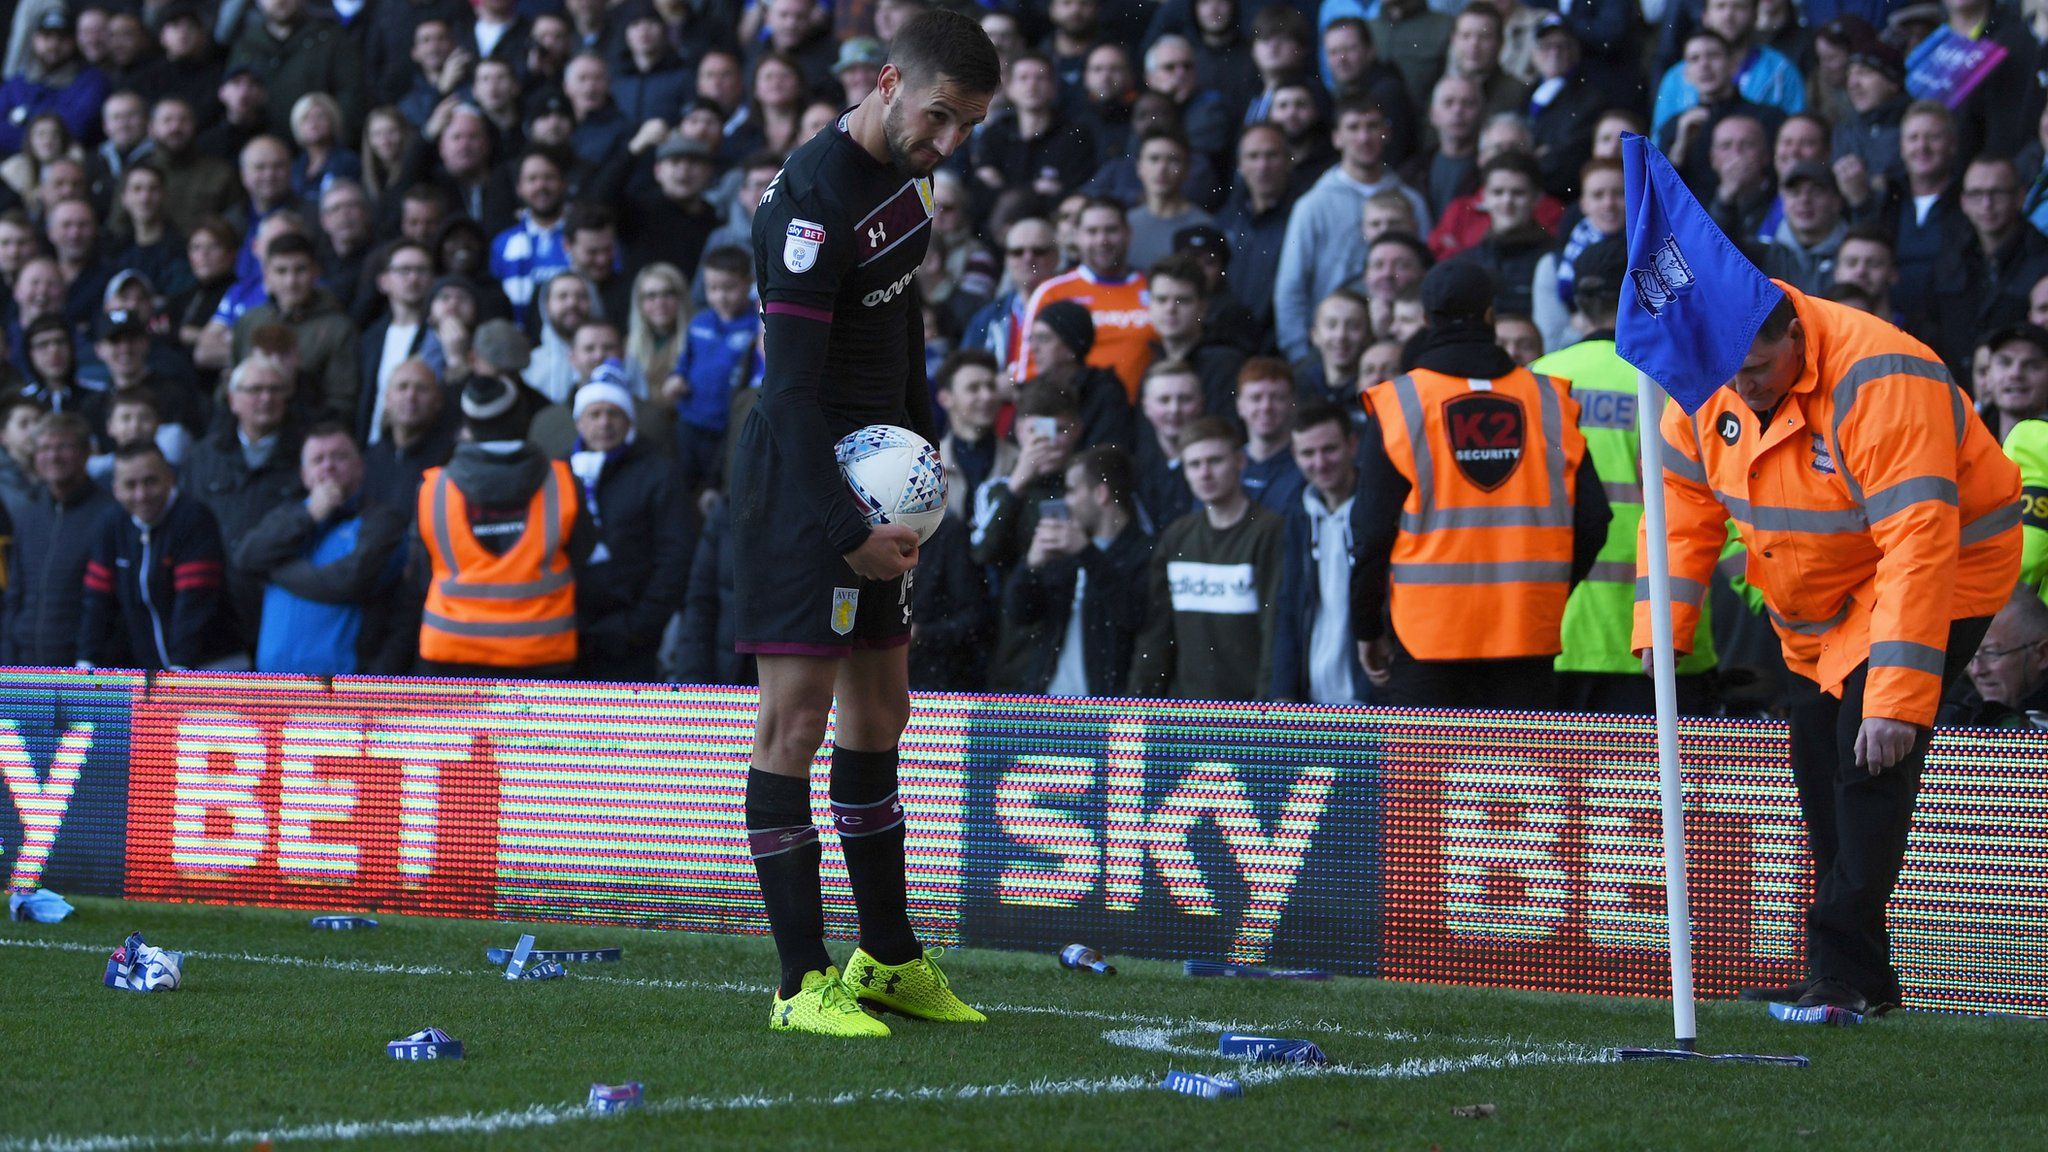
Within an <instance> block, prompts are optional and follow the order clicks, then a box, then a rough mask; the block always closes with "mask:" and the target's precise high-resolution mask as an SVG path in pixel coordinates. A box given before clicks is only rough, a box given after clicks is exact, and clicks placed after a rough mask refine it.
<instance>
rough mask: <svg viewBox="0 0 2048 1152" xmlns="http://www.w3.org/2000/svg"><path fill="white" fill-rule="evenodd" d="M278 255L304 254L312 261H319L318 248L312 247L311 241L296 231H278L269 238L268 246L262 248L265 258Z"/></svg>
mask: <svg viewBox="0 0 2048 1152" xmlns="http://www.w3.org/2000/svg"><path fill="white" fill-rule="evenodd" d="M279 256H304V257H305V258H306V259H308V260H311V261H312V262H313V263H315V264H318V263H320V250H319V249H318V248H315V247H313V241H312V240H310V239H308V238H307V237H305V236H303V235H301V234H300V233H297V232H280V233H278V234H277V235H276V236H273V237H271V238H270V245H269V247H267V248H265V249H264V250H263V258H264V259H265V260H271V259H275V258H276V257H279Z"/></svg>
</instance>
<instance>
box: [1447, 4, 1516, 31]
mask: <svg viewBox="0 0 2048 1152" xmlns="http://www.w3.org/2000/svg"><path fill="white" fill-rule="evenodd" d="M1467 16H1478V17H1481V18H1483V19H1486V20H1491V21H1493V26H1494V28H1495V29H1496V30H1498V31H1503V32H1504V31H1506V30H1507V23H1508V22H1507V20H1506V19H1505V18H1504V17H1502V16H1501V14H1500V9H1499V8H1496V7H1494V6H1493V5H1492V4H1490V3H1488V2H1487V0H1472V2H1471V3H1469V4H1467V5H1465V6H1464V7H1463V8H1460V9H1458V14H1457V15H1456V16H1453V17H1451V23H1452V24H1456V23H1457V22H1458V21H1460V20H1463V19H1464V18H1465V17H1467Z"/></svg>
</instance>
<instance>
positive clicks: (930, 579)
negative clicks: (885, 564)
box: [910, 516, 996, 692]
mask: <svg viewBox="0 0 2048 1152" xmlns="http://www.w3.org/2000/svg"><path fill="white" fill-rule="evenodd" d="M910 606H911V616H910V618H911V621H912V622H913V625H914V628H913V631H912V632H911V637H910V686H911V687H912V688H917V689H920V690H926V691H933V692H967V691H974V690H977V689H979V688H980V687H981V686H982V684H983V682H984V678H985V675H986V673H987V670H988V650H989V644H990V642H991V641H993V640H994V639H995V634H996V614H995V603H994V601H993V599H992V598H991V597H990V596H989V591H988V578H987V577H986V576H985V575H983V572H982V568H981V566H980V565H978V564H976V563H975V562H974V557H973V555H972V554H971V553H970V552H969V551H968V548H967V520H966V518H965V517H962V516H947V517H945V518H944V519H942V520H940V521H939V527H938V530H937V531H935V532H933V533H932V537H931V539H929V540H927V541H925V542H924V544H923V546H922V547H920V548H919V549H918V560H917V577H916V578H915V579H914V580H912V581H911V585H910Z"/></svg>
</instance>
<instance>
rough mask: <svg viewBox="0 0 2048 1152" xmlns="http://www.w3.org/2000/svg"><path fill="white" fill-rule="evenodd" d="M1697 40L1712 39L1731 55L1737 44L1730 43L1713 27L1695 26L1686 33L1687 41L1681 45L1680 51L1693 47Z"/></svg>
mask: <svg viewBox="0 0 2048 1152" xmlns="http://www.w3.org/2000/svg"><path fill="white" fill-rule="evenodd" d="M1695 40H1712V41H1713V42H1714V43H1716V44H1719V45H1720V46H1721V51H1723V52H1726V53H1729V54H1730V55H1733V54H1734V52H1735V46H1734V45H1733V44H1730V43H1728V38H1727V37H1726V36H1723V35H1721V34H1720V33H1719V32H1716V31H1714V30H1713V29H1712V28H1695V29H1693V30H1692V31H1691V32H1688V33H1686V37H1685V43H1683V44H1681V45H1679V51H1680V52H1683V51H1685V49H1687V48H1690V47H1692V42H1693V41H1695Z"/></svg>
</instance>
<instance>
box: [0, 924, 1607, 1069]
mask: <svg viewBox="0 0 2048 1152" xmlns="http://www.w3.org/2000/svg"><path fill="white" fill-rule="evenodd" d="M0 947H11V948H39V949H46V950H48V951H53V952H94V953H104V952H109V951H111V949H108V948H105V947H104V946H102V945H98V944H85V943H79V942H75V941H64V940H20V939H8V938H5V937H0ZM183 955H184V956H185V958H186V959H188V960H224V961H228V962H231V963H244V964H271V965H278V966H282V967H289V968H319V969H325V970H327V971H333V972H360V973H365V974H368V975H395V976H461V977H475V976H478V975H494V974H496V972H497V970H496V969H494V968H490V967H488V966H480V967H478V968H449V967H445V966H442V965H437V964H387V963H383V962H381V961H371V960H336V959H326V958H313V957H306V956H275V955H262V954H259V953H253V952H207V951H188V952H185V953H183ZM574 979H576V980H577V981H579V982H582V983H590V984H609V985H614V986H618V987H625V988H662V989H668V990H671V991H678V992H737V993H741V994H744V995H765V994H767V993H768V992H771V991H773V989H772V988H771V987H770V986H768V985H766V984H749V983H745V982H743V981H737V980H656V979H650V978H647V977H638V976H605V975H600V974H597V973H586V972H584V971H582V970H581V969H580V968H579V969H578V970H577V971H576V974H575V977H574ZM981 1007H982V1008H983V1009H984V1010H986V1011H990V1012H1003V1013H1012V1014H1016V1015H1022V1016H1054V1017H1058V1018H1060V1019H1065V1020H1088V1021H1094V1022H1097V1023H1103V1024H1122V1025H1130V1026H1140V1027H1143V1026H1151V1027H1172V1028H1177V1029H1180V1030H1184V1031H1203V1030H1206V1031H1213V1032H1263V1033H1277V1032H1288V1031H1306V1032H1316V1033H1321V1034H1323V1035H1329V1036H1349V1037H1354V1038H1357V1039H1361V1040H1380V1041H1385V1042H1388V1043H1395V1044H1469V1045H1480V1046H1487V1047H1502V1048H1555V1047H1557V1045H1555V1044H1542V1043H1538V1042H1535V1041H1523V1040H1517V1039H1515V1038H1511V1037H1505V1036H1448V1035H1443V1034H1439V1033H1429V1032H1413V1031H1409V1030H1407V1029H1401V1028H1389V1029H1374V1028H1356V1027H1351V1026H1349V1025H1345V1024H1340V1023H1337V1022H1336V1021H1333V1020H1321V1019H1318V1020H1313V1021H1307V1020H1301V1019H1298V1018H1294V1019H1287V1020H1280V1021H1277V1022H1275V1021H1261V1022H1250V1021H1243V1020H1203V1019H1199V1018H1196V1017H1188V1016H1155V1015H1150V1014H1146V1013H1135V1012H1105V1011H1101V1010H1097V1009H1089V1008H1066V1007H1061V1006H1058V1005H1051V1004H983V1005H981ZM1566 1047H1569V1046H1566Z"/></svg>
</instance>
